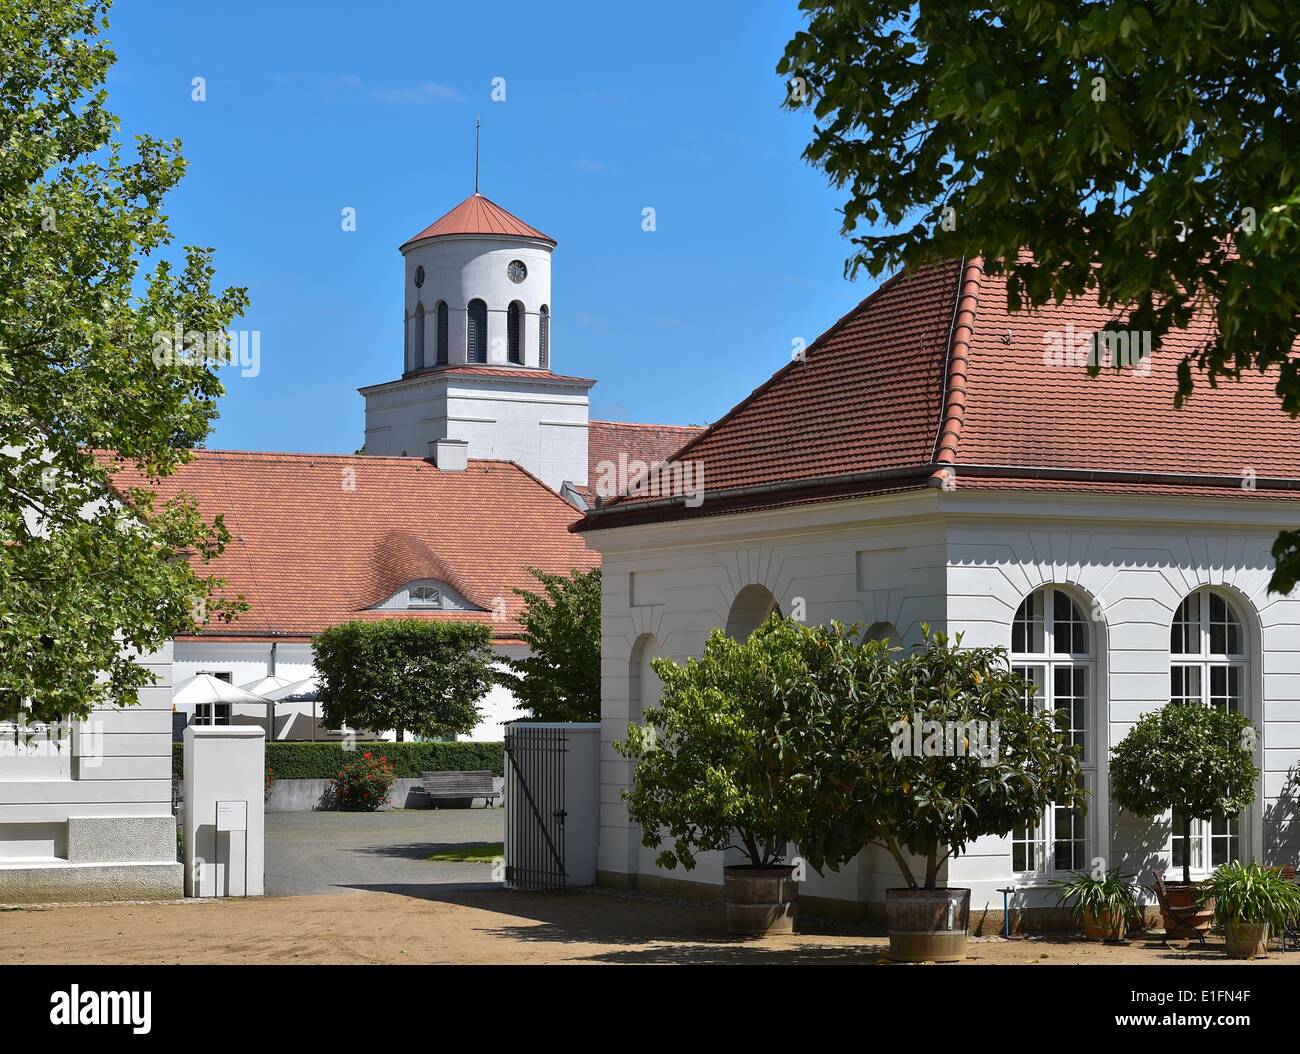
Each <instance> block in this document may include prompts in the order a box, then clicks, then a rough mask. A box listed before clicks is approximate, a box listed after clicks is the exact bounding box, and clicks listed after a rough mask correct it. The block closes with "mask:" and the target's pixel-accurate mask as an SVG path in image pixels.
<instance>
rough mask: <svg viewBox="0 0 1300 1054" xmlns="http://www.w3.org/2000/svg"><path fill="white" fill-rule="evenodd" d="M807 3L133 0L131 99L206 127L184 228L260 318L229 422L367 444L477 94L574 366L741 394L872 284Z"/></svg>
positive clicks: (264, 439)
mask: <svg viewBox="0 0 1300 1054" xmlns="http://www.w3.org/2000/svg"><path fill="white" fill-rule="evenodd" d="M798 25H799V18H798V13H797V10H796V5H795V3H794V2H793V0H787V2H780V3H775V2H762V3H744V4H742V3H733V2H724V3H716V4H714V3H710V4H703V3H699V2H698V0H697V2H695V3H677V2H675V0H673V2H656V3H655V4H654V5H652V6H649V7H641V5H636V6H634V5H611V4H608V3H599V4H576V3H575V4H563V5H559V4H540V3H536V2H533V3H514V2H508V0H493V2H492V3H476V2H469V3H464V2H462V3H457V4H450V3H409V2H406V3H388V2H380V0H371V2H367V3H364V4H357V3H347V2H330V0H316V2H312V3H290V2H283V0H282V2H275V0H264V2H244V0H222V3H220V4H190V3H183V4H178V3H173V2H170V0H168V2H161V0H134V2H132V0H119V3H118V5H117V7H116V8H115V9H114V11H113V12H112V15H111V25H110V30H109V33H108V36H109V39H110V40H111V41H112V43H113V47H114V50H115V51H116V52H117V55H118V63H117V66H116V67H115V68H114V71H113V73H112V74H111V76H110V78H109V82H108V84H109V93H110V104H111V107H112V108H113V109H114V111H115V112H116V113H117V114H118V115H119V116H120V118H121V120H122V131H123V134H124V135H125V136H130V135H133V134H135V133H137V132H146V131H147V132H150V133H152V134H154V135H159V136H168V137H170V136H175V137H179V138H180V139H181V140H182V142H183V144H184V153H185V156H186V159H187V160H188V162H189V166H190V167H189V171H188V173H187V175H186V178H185V180H184V181H183V182H182V184H181V186H180V187H179V188H178V189H177V190H176V191H175V192H174V193H173V195H172V196H171V197H170V198H169V199H168V211H169V214H170V216H171V220H172V226H173V230H174V233H175V235H176V242H177V244H178V245H179V244H199V245H212V246H214V247H215V248H216V251H217V263H218V268H219V271H218V278H219V281H220V282H221V283H222V284H231V285H245V286H247V287H248V289H249V294H250V296H251V299H252V307H251V308H250V310H249V312H248V314H247V315H246V316H245V318H244V320H243V321H242V322H240V323H238V324H237V325H238V326H239V328H245V329H255V330H260V331H261V335H262V336H261V372H260V374H259V375H258V376H256V377H249V378H243V377H240V376H239V375H238V373H237V372H233V371H231V370H226V371H224V373H223V376H224V378H225V380H226V383H227V394H226V396H225V398H224V399H223V401H222V408H221V418H220V420H219V421H218V423H217V427H216V430H215V432H214V434H213V436H212V437H211V439H210V441H209V445H210V446H219V447H225V448H236V449H255V450H299V451H322V452H348V451H352V450H354V449H356V448H357V447H359V446H360V445H361V442H362V439H363V427H364V424H363V413H362V400H361V397H360V396H359V395H357V394H356V391H355V389H356V388H357V387H358V386H360V385H365V384H372V383H376V382H379V381H385V380H391V379H393V378H395V377H396V376H398V375H399V374H400V371H401V364H402V346H401V341H402V321H401V317H402V262H401V257H400V255H399V253H398V252H397V246H398V245H399V244H400V243H401V242H403V241H404V240H405V239H407V238H409V237H410V236H411V235H412V234H414V233H415V232H416V231H418V230H420V229H421V228H423V227H424V226H426V225H428V224H429V223H431V222H432V221H433V220H434V219H435V218H437V217H438V216H440V215H441V214H442V213H443V212H445V211H447V210H448V209H449V208H451V207H452V206H453V205H455V204H456V203H457V202H459V201H460V200H461V199H462V198H464V197H465V196H466V195H467V194H469V193H470V192H471V191H472V190H473V150H474V120H475V117H476V116H478V115H480V114H481V116H482V120H483V161H482V190H483V193H485V194H486V195H487V196H488V197H490V198H492V199H493V200H495V201H497V202H498V203H499V204H501V205H503V206H504V207H506V208H507V209H509V210H511V211H512V212H514V213H515V214H516V215H518V216H520V217H521V218H522V219H524V220H525V221H527V222H529V223H531V224H533V225H534V226H536V227H539V228H541V229H542V230H544V231H546V232H547V233H548V234H550V235H551V236H552V237H554V238H556V239H557V240H558V242H559V246H558V248H557V249H556V251H555V256H554V277H553V310H554V319H555V322H554V337H553V365H554V368H555V369H556V370H557V371H559V372H563V373H573V374H579V375H582V376H587V377H594V378H597V379H598V381H599V384H597V386H596V387H595V388H594V389H593V390H592V416H593V417H597V418H605V419H613V420H632V421H657V422H666V423H703V422H707V421H712V420H716V419H717V418H718V417H719V416H720V415H721V414H723V413H724V412H725V411H726V410H727V409H729V408H730V407H731V406H732V405H733V404H734V403H736V402H737V401H738V400H739V399H741V398H743V397H744V396H745V395H746V394H748V393H749V392H750V391H751V390H752V389H753V388H754V387H756V386H757V385H758V384H760V383H762V381H763V380H764V379H766V378H767V377H768V376H769V375H770V374H771V373H772V372H773V371H774V370H776V369H777V368H779V367H780V366H781V365H783V364H784V363H785V362H786V361H788V359H789V356H790V350H791V346H792V345H791V342H792V341H793V340H795V339H796V338H802V339H803V340H805V341H807V342H811V341H812V340H813V338H814V337H816V336H817V335H818V334H819V333H820V332H822V331H823V330H824V329H826V328H827V327H828V326H829V325H830V324H831V323H833V322H834V321H835V320H836V319H837V318H839V317H840V315H842V314H843V313H844V312H845V311H847V310H848V309H849V308H850V307H852V305H853V304H855V303H857V301H858V300H860V299H861V298H862V297H864V296H866V295H867V293H869V292H870V291H871V289H872V288H873V287H874V283H873V282H872V281H871V280H870V279H865V278H864V279H860V280H859V281H857V282H856V283H850V282H847V281H845V280H844V278H843V276H842V267H843V261H844V258H845V257H846V256H847V255H848V243H847V242H846V241H845V240H844V239H842V238H841V237H840V235H839V222H840V217H839V215H838V213H837V211H836V210H837V206H838V205H839V203H840V200H841V196H840V194H839V193H838V192H836V191H834V190H832V189H831V188H830V187H828V185H827V183H826V179H825V177H824V176H823V175H822V174H821V173H820V172H818V171H816V170H814V169H812V168H810V167H809V166H808V165H807V164H806V163H805V162H804V161H803V160H802V159H801V158H800V152H801V150H802V149H803V147H804V145H805V143H806V141H807V138H808V134H809V130H810V128H811V117H810V116H809V115H807V114H791V113H788V112H786V111H783V110H780V109H779V108H778V105H779V103H780V100H781V97H782V93H783V91H784V88H783V85H782V84H781V82H780V81H779V80H778V78H777V77H776V74H775V72H774V67H775V64H776V62H777V59H778V58H779V57H780V55H781V52H782V50H783V48H784V45H785V43H786V41H787V40H788V39H789V37H790V35H791V34H792V33H793V32H794V31H795V30H796V29H797V28H798ZM194 77H203V78H205V80H206V93H207V98H206V101H203V102H195V101H193V100H192V99H191V93H192V87H191V84H192V80H193V78H194ZM494 77H503V78H505V87H506V101H505V102H493V101H492V100H491V91H492V80H493V78H494ZM646 206H650V207H653V208H654V209H655V211H656V218H657V230H655V231H654V232H652V233H648V232H645V231H643V230H642V229H641V217H642V211H641V210H642V209H643V208H645V207H646ZM345 207H350V208H354V209H355V210H356V217H357V230H356V231H355V232H344V231H343V230H342V229H341V225H340V219H341V215H340V214H341V210H342V209H344V208H345Z"/></svg>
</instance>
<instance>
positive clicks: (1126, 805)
mask: <svg viewBox="0 0 1300 1054" xmlns="http://www.w3.org/2000/svg"><path fill="white" fill-rule="evenodd" d="M1256 738H1257V737H1256V732H1255V728H1254V726H1253V725H1251V723H1250V722H1249V721H1248V720H1247V719H1246V717H1245V715H1243V714H1235V713H1230V712H1228V711H1225V710H1219V709H1217V708H1215V707H1211V706H1187V705H1184V704H1181V703H1170V704H1168V705H1167V706H1162V707H1161V708H1160V709H1159V710H1156V711H1154V712H1152V713H1149V714H1144V715H1143V716H1142V717H1141V718H1139V719H1138V722H1137V724H1135V725H1134V726H1133V727H1132V728H1131V729H1129V732H1128V735H1126V736H1125V737H1124V739H1123V740H1122V741H1121V742H1120V744H1119V745H1118V746H1117V747H1115V748H1114V749H1113V750H1112V751H1111V754H1110V786H1111V794H1112V796H1113V797H1114V799H1115V802H1116V804H1118V805H1119V807H1120V808H1121V809H1123V810H1125V811H1126V812H1131V813H1133V814H1134V815H1135V816H1145V817H1149V818H1153V819H1154V818H1155V817H1158V816H1162V815H1163V814H1164V813H1166V812H1168V811H1170V810H1173V811H1174V812H1175V813H1177V815H1178V817H1179V818H1180V820H1181V830H1180V831H1179V834H1181V835H1182V836H1183V846H1184V847H1187V846H1190V845H1191V844H1192V842H1191V833H1192V821H1193V820H1211V819H1214V818H1215V817H1220V816H1221V817H1225V818H1227V819H1231V818H1233V817H1235V816H1236V815H1237V814H1238V813H1240V812H1241V810H1242V809H1244V808H1246V807H1247V806H1249V805H1250V803H1251V802H1253V801H1254V800H1255V782H1256V781H1257V780H1258V779H1259V768H1258V767H1257V766H1256V765H1255V750H1254V745H1255V742H1256ZM1190 857H1191V854H1190V853H1189V852H1186V851H1184V853H1183V881H1184V882H1191V880H1192V875H1191V859H1190Z"/></svg>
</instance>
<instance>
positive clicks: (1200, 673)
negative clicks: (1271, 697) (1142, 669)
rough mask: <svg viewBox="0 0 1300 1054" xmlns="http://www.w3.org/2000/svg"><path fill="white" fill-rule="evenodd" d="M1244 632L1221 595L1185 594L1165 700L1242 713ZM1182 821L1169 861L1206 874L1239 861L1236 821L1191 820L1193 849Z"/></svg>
mask: <svg viewBox="0 0 1300 1054" xmlns="http://www.w3.org/2000/svg"><path fill="white" fill-rule="evenodd" d="M1247 662H1248V659H1247V653H1246V631H1245V628H1244V626H1243V625H1242V621H1241V618H1240V617H1239V616H1238V615H1237V613H1236V611H1234V610H1233V607H1232V604H1231V602H1229V600H1228V598H1227V597H1226V596H1224V595H1223V594H1222V593H1220V592H1218V591H1216V590H1214V589H1210V588H1208V587H1207V588H1202V589H1198V590H1196V591H1195V592H1193V593H1189V594H1188V595H1187V596H1186V597H1184V598H1183V602H1182V603H1181V604H1179V605H1178V610H1177V611H1175V612H1174V619H1173V624H1172V625H1171V626H1170V628H1169V701H1170V702H1171V703H1174V704H1179V705H1183V706H1216V707H1218V708H1219V709H1220V710H1228V711H1231V712H1232V713H1236V714H1242V713H1245V712H1246V680H1247V678H1246V673H1247ZM1181 831H1182V821H1181V819H1180V818H1179V816H1178V815H1177V814H1176V813H1175V814H1174V816H1173V835H1172V840H1171V844H1170V857H1171V862H1172V864H1173V867H1175V868H1181V867H1182V866H1183V857H1184V856H1185V855H1186V854H1188V853H1190V854H1191V861H1190V862H1191V867H1192V870H1207V871H1208V870H1209V869H1210V868H1214V867H1218V866H1219V865H1220V864H1224V863H1227V862H1228V861H1230V860H1238V859H1240V858H1241V826H1240V820H1239V819H1234V820H1228V819H1225V818H1216V819H1213V820H1193V821H1192V827H1191V838H1192V844H1191V846H1190V847H1189V846H1185V845H1183V837H1182V834H1181Z"/></svg>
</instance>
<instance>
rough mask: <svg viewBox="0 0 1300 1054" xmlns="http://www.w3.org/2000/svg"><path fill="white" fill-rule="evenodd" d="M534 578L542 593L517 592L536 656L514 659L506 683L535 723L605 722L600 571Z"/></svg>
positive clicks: (535, 574) (502, 677) (536, 575)
mask: <svg viewBox="0 0 1300 1054" xmlns="http://www.w3.org/2000/svg"><path fill="white" fill-rule="evenodd" d="M532 575H533V577H534V578H536V579H537V580H538V581H539V582H540V583H541V584H542V590H543V592H542V593H534V592H532V591H530V590H526V589H516V590H515V592H516V593H517V594H519V595H520V596H521V597H523V598H524V611H523V614H522V615H520V618H519V621H520V623H521V624H522V625H523V627H524V637H525V639H526V640H527V642H528V648H529V652H530V654H529V655H528V657H527V658H524V659H510V660H508V663H509V666H510V670H509V671H507V672H502V673H500V674H498V677H499V679H500V682H501V683H502V684H503V685H504V686H505V687H507V688H509V689H510V690H511V691H512V692H513V693H514V695H515V698H516V699H518V700H519V705H520V707H521V708H522V709H525V710H527V711H528V712H529V713H530V715H531V716H532V719H533V720H535V721H599V720H600V568H598V567H597V568H594V569H593V570H591V571H573V572H571V573H570V574H568V575H557V574H549V573H547V572H545V571H537V570H533V571H532Z"/></svg>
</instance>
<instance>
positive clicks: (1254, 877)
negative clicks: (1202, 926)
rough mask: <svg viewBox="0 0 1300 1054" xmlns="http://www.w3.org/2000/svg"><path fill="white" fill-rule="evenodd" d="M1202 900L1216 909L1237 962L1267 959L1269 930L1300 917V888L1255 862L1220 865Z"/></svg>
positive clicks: (1275, 871)
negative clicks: (1257, 958) (1240, 960)
mask: <svg viewBox="0 0 1300 1054" xmlns="http://www.w3.org/2000/svg"><path fill="white" fill-rule="evenodd" d="M1200 897H1201V901H1202V903H1210V904H1213V905H1214V917H1215V919H1216V920H1217V921H1218V923H1219V925H1221V926H1222V927H1223V929H1224V933H1225V935H1226V937H1227V945H1228V954H1229V955H1230V956H1231V957H1232V958H1234V959H1254V958H1256V957H1258V956H1263V955H1267V954H1268V935H1269V928H1270V927H1272V929H1273V930H1274V931H1278V930H1281V929H1282V928H1283V927H1284V926H1285V925H1286V923H1287V922H1288V921H1289V920H1290V919H1294V918H1296V917H1297V916H1300V886H1297V885H1296V884H1295V883H1294V882H1290V881H1288V880H1287V879H1285V878H1283V877H1282V875H1281V874H1280V873H1279V872H1278V871H1277V870H1276V869H1275V868H1271V867H1261V866H1260V865H1259V864H1258V863H1256V862H1255V861H1251V862H1250V863H1249V864H1242V863H1239V862H1238V861H1235V860H1234V861H1232V862H1231V863H1227V864H1221V865H1220V866H1219V867H1217V868H1215V869H1214V874H1212V875H1211V876H1210V877H1209V879H1207V880H1206V881H1205V882H1204V883H1203V884H1202V885H1201V890H1200Z"/></svg>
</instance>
